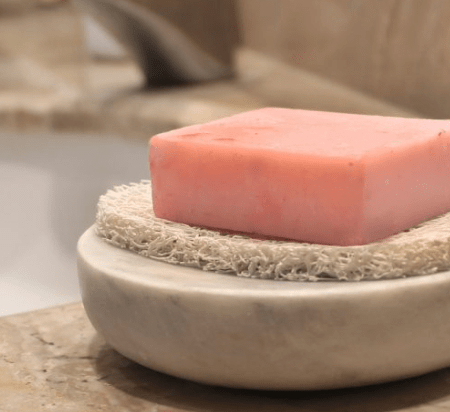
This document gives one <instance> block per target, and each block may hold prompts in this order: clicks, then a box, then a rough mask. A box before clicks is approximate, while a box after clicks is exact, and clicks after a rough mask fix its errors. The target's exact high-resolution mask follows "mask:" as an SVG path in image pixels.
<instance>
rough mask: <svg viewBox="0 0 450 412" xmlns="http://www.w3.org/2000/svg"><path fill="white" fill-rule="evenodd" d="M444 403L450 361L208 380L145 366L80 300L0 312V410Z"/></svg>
mask: <svg viewBox="0 0 450 412" xmlns="http://www.w3.org/2000/svg"><path fill="white" fill-rule="evenodd" d="M51 410H54V411H58V412H69V411H73V412H79V411H83V412H97V411H110V412H116V411H130V412H133V411H135V412H140V411H151V412H194V411H195V412H230V411H233V412H240V411H242V412H244V411H245V412H252V411H255V412H272V411H273V412H291V411H292V412H294V411H299V410H302V411H305V412H318V411H334V412H339V411H342V412H344V411H346V412H347V411H352V412H359V411H364V412H383V411H386V412H387V411H403V412H406V411H410V412H413V411H427V412H443V411H445V410H450V369H443V370H440V371H437V372H434V373H430V374H427V375H424V376H421V377H417V378H412V379H407V380H403V381H398V382H393V383H389V384H382V385H376V386H369V387H362V388H353V389H345V390H333V391H319V392H265V391H250V390H237V389H226V388H218V387H209V386H205V385H200V384H197V383H193V382H188V381H184V380H182V379H177V378H173V377H171V376H168V375H164V374H162V373H158V372H155V371H152V370H150V369H146V368H144V367H142V366H140V365H138V364H136V363H134V362H132V361H130V360H128V359H126V358H124V357H123V356H121V355H120V354H119V353H117V352H116V351H114V350H113V349H112V348H111V347H109V346H108V345H107V344H106V343H105V341H104V340H103V339H102V338H101V337H100V336H99V335H98V334H97V333H96V332H95V330H94V329H93V327H92V326H91V324H90V323H89V320H88V319H87V317H86V315H85V312H84V309H83V306H82V304H81V303H75V304H71V305H65V306H60V307H55V308H50V309H45V310H40V311H36V312H30V313H25V314H18V315H13V316H9V317H4V318H0V411H1V412H28V411H30V412H40V411H51Z"/></svg>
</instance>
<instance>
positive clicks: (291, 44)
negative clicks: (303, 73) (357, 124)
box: [237, 0, 450, 118]
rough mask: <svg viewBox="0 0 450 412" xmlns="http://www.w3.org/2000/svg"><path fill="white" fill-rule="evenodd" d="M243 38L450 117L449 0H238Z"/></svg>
mask: <svg viewBox="0 0 450 412" xmlns="http://www.w3.org/2000/svg"><path fill="white" fill-rule="evenodd" d="M237 1H238V3H237V5H238V11H239V15H240V19H241V26H240V30H241V41H242V43H243V44H245V45H247V46H249V47H251V48H254V49H256V50H259V51H262V52H264V53H267V54H269V55H271V56H275V57H277V58H279V59H281V60H283V61H285V62H287V63H289V64H291V65H293V66H297V67H301V68H306V69H308V70H311V71H313V72H316V73H318V74H321V75H323V76H325V77H328V78H331V79H333V80H337V81H339V82H342V83H344V84H346V85H349V86H352V87H355V88H357V89H360V90H363V91H366V92H369V93H371V94H372V95H375V96H377V97H381V98H383V99H386V100H389V101H391V102H394V103H397V104H399V105H402V106H404V107H407V108H410V109H414V110H416V111H419V112H420V113H423V114H424V115H425V116H429V117H443V118H446V117H450V1H449V0H314V1H311V0H237Z"/></svg>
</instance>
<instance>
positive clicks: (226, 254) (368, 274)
mask: <svg viewBox="0 0 450 412" xmlns="http://www.w3.org/2000/svg"><path fill="white" fill-rule="evenodd" d="M96 231H97V234H98V235H99V236H100V237H101V238H103V239H105V240H106V241H107V242H108V243H110V244H112V245H114V246H118V247H121V248H126V249H129V250H131V251H134V252H137V253H138V254H140V255H142V256H146V257H150V258H153V259H157V260H161V261H164V262H168V263H174V264H180V265H185V266H191V267H196V268H199V269H203V270H208V271H214V272H219V273H228V274H234V275H237V276H243V277H251V278H261V279H274V280H294V281H320V280H349V281H359V280H375V279H394V278H402V277H409V276H420V275H428V274H432V273H436V272H441V271H445V270H449V269H450V213H447V214H445V215H442V216H440V217H438V218H436V219H433V220H430V221H428V222H425V223H423V224H421V225H419V226H417V227H415V228H413V229H411V230H409V231H407V232H403V233H400V234H398V235H395V236H392V237H390V238H388V239H385V240H383V241H380V242H376V243H371V244H368V245H364V246H345V247H344V246H327V245H317V244H309V243H296V242H285V241H274V240H257V239H252V238H249V237H245V236H237V235H229V234H221V233H219V232H216V231H212V230H206V229H201V228H196V227H191V226H188V225H185V224H180V223H174V222H170V221H167V220H163V219H158V218H157V217H155V215H154V213H153V206H152V193H151V184H150V182H149V181H142V182H141V183H139V184H136V183H135V184H131V185H129V186H127V185H124V186H118V187H115V188H114V189H113V190H109V191H108V192H107V193H106V194H105V195H103V196H101V197H100V200H99V203H98V210H97V219H96Z"/></svg>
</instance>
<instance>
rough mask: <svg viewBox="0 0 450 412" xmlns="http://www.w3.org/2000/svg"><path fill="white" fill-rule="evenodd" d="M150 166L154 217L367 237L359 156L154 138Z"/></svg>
mask: <svg viewBox="0 0 450 412" xmlns="http://www.w3.org/2000/svg"><path fill="white" fill-rule="evenodd" d="M150 167H151V174H152V186H153V206H154V211H155V215H156V216H157V217H160V218H163V219H167V220H171V221H175V222H181V223H187V224H190V225H195V226H201V227H210V228H217V229H225V230H232V231H238V232H246V233H249V234H260V235H265V236H271V237H279V238H287V239H294V240H297V241H305V242H316V243H330V244H334V243H335V244H339V243H340V242H343V241H344V242H348V243H356V244H357V243H361V242H362V241H363V238H362V212H363V211H362V206H361V205H362V199H361V197H362V192H363V186H364V176H363V167H362V165H361V164H360V163H358V161H357V160H353V161H351V160H349V159H341V158H322V157H320V156H311V155H304V156H300V155H298V154H292V153H289V152H283V151H272V150H270V149H265V148H258V149H255V148H254V147H245V146H244V147H243V146H240V145H239V144H233V143H230V142H220V143H216V144H210V143H202V142H198V141H195V142H192V141H191V142H187V141H183V140H180V141H175V140H173V139H168V140H167V139H164V137H159V136H155V137H154V138H153V139H152V141H151V146H150ZM349 233H350V235H349Z"/></svg>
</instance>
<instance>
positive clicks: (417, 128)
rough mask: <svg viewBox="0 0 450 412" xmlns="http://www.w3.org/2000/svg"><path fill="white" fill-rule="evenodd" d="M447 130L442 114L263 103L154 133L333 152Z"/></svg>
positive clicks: (406, 141) (353, 152) (396, 143)
mask: <svg viewBox="0 0 450 412" xmlns="http://www.w3.org/2000/svg"><path fill="white" fill-rule="evenodd" d="M447 131H450V121H447V120H424V119H406V118H397V117H383V116H370V115H357V114H347V113H334V112H320V111H310V110H296V109H283V108H265V109H259V110H254V111H251V112H246V113H241V114H238V115H235V116H231V117H228V118H225V119H221V120H216V121H213V122H210V123H207V124H201V125H194V126H189V127H185V128H182V129H177V130H173V131H170V132H166V133H163V134H161V135H160V136H164V139H167V140H170V139H171V138H173V139H175V140H178V139H180V138H182V139H187V140H189V143H190V144H191V143H208V144H229V145H231V144H232V143H233V142H235V143H238V144H239V145H242V146H247V147H254V148H259V149H261V148H265V149H269V150H274V151H286V152H289V153H300V154H313V155H321V156H332V157H336V156H362V155H364V154H366V153H367V152H369V151H371V150H379V149H382V148H386V149H388V148H391V147H401V146H409V145H411V143H412V142H420V141H424V140H427V139H429V138H430V137H431V136H435V135H436V134H438V133H440V132H447Z"/></svg>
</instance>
